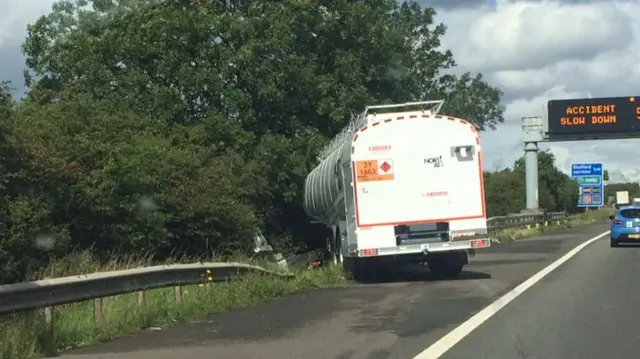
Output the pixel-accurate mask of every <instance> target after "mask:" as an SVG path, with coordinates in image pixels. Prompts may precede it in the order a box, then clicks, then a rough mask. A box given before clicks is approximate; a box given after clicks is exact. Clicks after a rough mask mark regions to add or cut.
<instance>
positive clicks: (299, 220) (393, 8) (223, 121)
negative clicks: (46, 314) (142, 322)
mask: <svg viewBox="0 0 640 359" xmlns="http://www.w3.org/2000/svg"><path fill="white" fill-rule="evenodd" d="M434 17H435V11H434V10H433V9H430V8H421V7H420V6H419V5H418V4H417V3H415V2H403V3H402V4H398V3H397V2H396V1H394V0H378V1H364V0H359V1H347V0H338V1H319V2H304V1H295V2H294V1H290V2H273V1H253V2H228V1H219V0H215V1H203V0H185V1H175V0H165V1H160V0H138V1H132V0H120V1H105V0H100V1H99V0H93V1H88V0H66V1H59V2H56V3H55V4H54V5H53V8H52V12H51V13H50V14H47V15H45V16H42V17H41V18H40V19H38V21H36V22H35V23H34V24H31V25H30V26H29V27H28V37H27V39H26V40H25V42H24V45H23V52H24V54H25V55H26V57H27V71H26V73H25V80H26V81H27V83H28V86H29V88H30V91H29V93H28V96H27V100H25V101H23V103H21V104H19V105H18V106H17V110H16V112H15V113H16V114H15V116H16V118H18V119H19V120H16V121H15V125H14V126H15V129H14V131H15V136H16V138H17V139H19V141H20V143H22V144H25V149H24V151H25V153H26V154H27V155H28V156H29V158H30V161H31V162H30V166H32V167H33V173H34V175H33V176H36V174H42V173H46V174H47V175H48V176H49V177H50V178H49V179H48V182H47V183H50V186H51V187H53V188H49V187H43V188H44V189H43V190H42V191H43V192H42V193H43V194H44V195H46V198H47V201H48V202H47V203H50V207H51V208H52V210H51V211H52V212H51V215H50V217H51V218H50V221H51V224H49V226H51V228H54V227H56V226H58V227H60V228H61V230H60V231H62V230H64V232H65V233H66V236H67V237H68V241H67V242H64V241H60V243H68V245H67V247H66V248H67V249H71V248H73V247H72V246H75V245H80V246H82V247H89V246H92V248H94V250H95V251H97V252H99V253H102V254H105V253H107V252H108V251H110V250H125V251H128V252H135V251H150V252H151V253H154V254H157V255H158V256H163V255H167V254H168V253H169V252H175V251H180V252H184V253H191V254H193V253H195V254H198V253H203V252H204V251H205V250H207V251H208V250H209V248H205V247H206V245H210V246H213V247H215V248H226V249H230V250H246V249H247V248H248V246H250V244H251V241H252V229H255V228H256V226H262V227H264V228H265V229H266V234H267V236H268V237H269V239H270V240H273V239H278V242H277V243H276V244H279V245H280V247H281V248H284V247H287V248H295V247H298V246H303V245H304V244H305V243H306V241H307V240H308V239H310V238H312V237H314V236H316V235H317V234H316V233H315V231H313V230H311V229H310V228H311V227H310V226H309V223H308V218H307V217H306V216H305V215H304V213H303V212H302V210H301V206H300V203H301V194H302V185H303V180H304V177H305V176H306V174H307V173H308V171H309V170H310V169H311V168H312V166H314V165H315V164H316V162H315V156H316V154H317V153H318V151H319V150H320V149H321V148H322V147H323V146H324V145H325V144H326V143H327V141H328V140H329V139H330V138H331V137H333V136H335V135H336V134H337V133H338V132H339V131H340V130H341V129H342V128H343V127H344V126H345V125H346V124H347V123H348V121H349V120H350V119H351V114H352V113H354V112H359V111H361V110H362V109H363V108H364V106H366V105H370V104H378V103H386V102H399V101H402V102H404V101H412V100H417V99H440V98H444V99H445V100H446V101H447V102H446V107H445V109H443V112H445V113H446V114H448V115H453V116H458V117H461V118H467V119H469V120H470V121H472V122H473V123H474V124H475V125H476V126H477V127H478V129H480V130H485V129H491V128H495V127H496V126H497V125H498V124H500V123H502V122H503V121H504V119H503V111H504V109H503V107H502V106H501V105H500V97H501V92H500V91H499V90H498V89H496V88H493V87H491V86H489V85H488V84H487V83H486V82H485V81H484V80H483V78H482V76H481V75H480V74H470V73H466V74H462V75H460V76H453V75H449V74H445V72H448V70H450V69H451V68H453V67H454V66H455V61H454V60H453V54H451V52H449V51H446V50H441V49H440V38H441V37H442V35H443V34H444V33H445V31H446V27H445V26H444V25H442V24H436V23H435V21H434ZM34 178H35V177H34ZM34 183H35V182H34ZM34 186H36V185H35V184H34ZM149 201H150V202H152V203H153V206H151V207H153V210H150V209H149V208H146V207H147V206H146V205H143V204H144V203H147V202H149ZM44 208H48V207H44ZM47 218H49V217H47ZM56 228H57V227H56Z"/></svg>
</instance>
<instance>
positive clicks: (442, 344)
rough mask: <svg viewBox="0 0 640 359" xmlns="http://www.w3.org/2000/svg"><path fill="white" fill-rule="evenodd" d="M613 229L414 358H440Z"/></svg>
mask: <svg viewBox="0 0 640 359" xmlns="http://www.w3.org/2000/svg"><path fill="white" fill-rule="evenodd" d="M609 232H611V231H606V232H604V233H601V234H599V235H597V236H595V237H593V238H591V239H589V240H588V241H586V242H584V243H582V244H580V245H579V246H577V247H575V248H574V249H572V250H571V251H569V253H567V254H565V255H563V256H562V257H560V258H559V259H558V260H556V261H555V262H553V263H551V264H549V265H548V266H547V267H546V268H544V269H543V270H541V271H540V272H538V273H536V274H534V275H533V276H532V277H531V278H529V279H527V280H526V281H524V282H522V283H521V284H520V285H519V286H517V287H515V288H513V289H512V290H511V291H510V292H508V293H507V294H505V295H503V296H502V297H500V298H499V299H498V300H496V301H495V302H493V303H491V304H489V305H488V306H487V307H486V308H484V309H483V310H481V311H480V312H478V313H477V314H476V315H474V316H473V317H471V318H469V319H468V320H467V321H466V322H464V323H462V324H460V325H459V326H458V327H457V328H455V329H453V330H452V331H450V332H449V333H447V334H446V335H445V336H443V337H442V338H440V339H439V340H438V341H436V342H435V343H433V344H431V346H429V347H428V348H427V349H425V350H423V351H422V352H421V353H420V354H418V355H416V356H415V357H413V359H438V358H440V357H441V356H442V355H443V354H444V353H446V352H447V351H449V350H450V349H451V348H453V346H454V345H456V344H457V343H458V342H459V341H461V340H462V339H464V337H466V336H467V335H469V333H471V332H472V331H474V330H475V329H476V328H478V327H479V326H480V325H481V324H482V323H484V322H486V321H487V320H488V319H489V318H491V317H492V316H494V315H495V314H496V313H498V312H499V311H500V309H502V308H504V307H505V306H506V305H507V304H509V303H510V302H511V301H512V300H514V299H516V298H517V297H518V296H519V295H520V294H522V293H524V292H525V291H526V290H527V289H529V288H531V287H532V286H533V285H534V284H536V283H538V282H539V281H540V280H541V279H542V278H544V277H546V276H547V275H548V274H549V273H551V272H553V271H554V270H556V269H557V268H558V267H560V266H561V265H562V264H563V263H565V262H566V261H568V260H569V259H571V257H573V256H575V255H576V254H578V252H580V251H581V250H583V249H584V248H585V247H586V246H588V245H590V244H591V243H593V242H595V241H597V240H598V239H600V238H602V237H604V236H606V235H607V234H609Z"/></svg>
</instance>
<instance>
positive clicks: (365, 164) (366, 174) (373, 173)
mask: <svg viewBox="0 0 640 359" xmlns="http://www.w3.org/2000/svg"><path fill="white" fill-rule="evenodd" d="M393 178H394V174H393V160H366V161H357V162H356V179H357V180H358V182H373V181H391V180H393Z"/></svg>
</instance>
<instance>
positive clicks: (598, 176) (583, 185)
mask: <svg viewBox="0 0 640 359" xmlns="http://www.w3.org/2000/svg"><path fill="white" fill-rule="evenodd" d="M603 174H604V171H603V170H602V163H574V164H572V165H571V178H572V179H573V180H574V181H576V182H578V186H580V187H579V188H580V196H579V198H578V207H583V208H584V207H586V208H588V207H602V206H603V205H604V199H603V197H604V181H603Z"/></svg>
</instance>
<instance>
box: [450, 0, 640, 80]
mask: <svg viewBox="0 0 640 359" xmlns="http://www.w3.org/2000/svg"><path fill="white" fill-rule="evenodd" d="M458 12H459V10H452V11H448V12H446V13H445V12H443V13H442V19H443V20H445V23H446V24H452V26H451V29H452V32H454V31H459V32H463V36H458V37H457V39H458V40H460V39H461V38H462V39H465V38H466V41H456V42H455V43H452V44H451V48H452V49H453V50H454V51H455V53H456V54H457V55H458V59H457V60H458V62H459V64H460V65H461V66H463V67H467V68H470V69H482V70H484V71H505V70H525V69H538V68H542V67H545V66H548V65H549V63H551V62H556V61H558V60H564V61H566V60H571V59H577V60H581V61H584V60H589V59H591V58H592V57H594V56H596V55H598V54H601V53H603V52H606V51H615V50H622V49H625V48H627V47H628V46H629V45H630V44H631V43H632V42H633V41H634V34H633V26H634V25H633V24H634V21H635V19H634V17H633V14H630V13H626V12H625V11H623V10H622V9H620V7H619V6H618V5H617V4H616V3H615V2H614V1H607V2H599V3H587V4H566V3H561V2H551V1H544V2H516V3H506V4H501V5H499V6H498V8H497V9H496V10H495V11H489V10H488V9H484V11H483V9H482V8H477V9H476V10H475V11H469V10H467V11H466V12H465V14H464V15H465V16H466V17H468V16H469V15H470V14H473V13H475V15H476V16H473V19H472V20H471V19H466V20H465V21H464V22H463V23H458V22H459V21H460V18H458V16H459V14H458ZM469 20H471V21H469ZM453 24H455V26H453Z"/></svg>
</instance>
